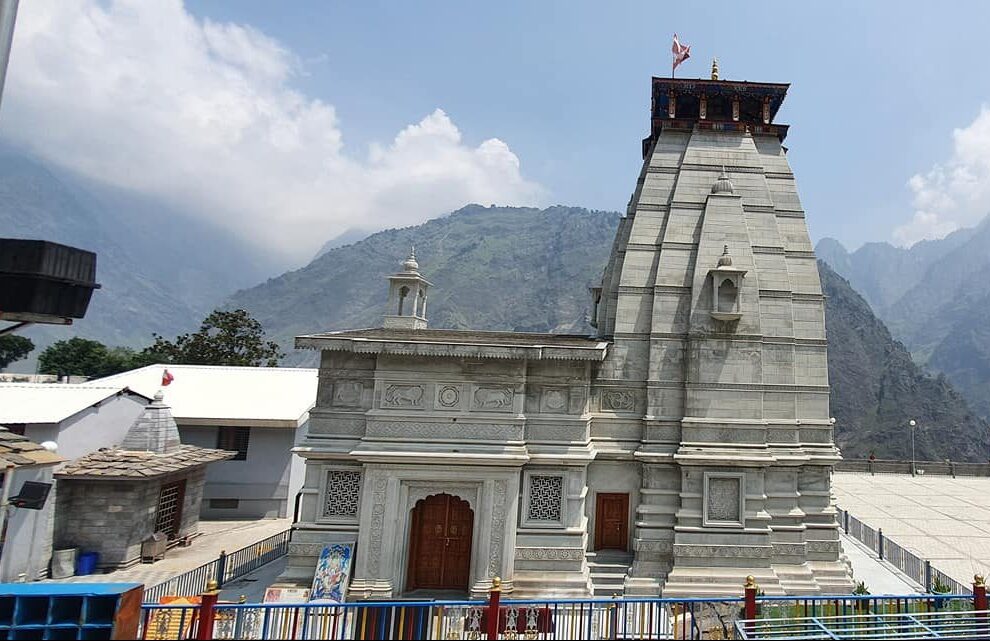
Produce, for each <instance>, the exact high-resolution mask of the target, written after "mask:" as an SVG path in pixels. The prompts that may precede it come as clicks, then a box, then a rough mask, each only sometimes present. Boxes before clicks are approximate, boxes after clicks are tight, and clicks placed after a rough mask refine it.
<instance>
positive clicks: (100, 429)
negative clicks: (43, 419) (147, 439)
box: [24, 394, 148, 460]
mask: <svg viewBox="0 0 990 641" xmlns="http://www.w3.org/2000/svg"><path fill="white" fill-rule="evenodd" d="M147 404H148V401H146V400H145V399H144V398H143V397H141V396H136V395H131V394H122V395H120V396H111V397H110V398H108V399H106V400H105V401H103V402H102V403H100V404H99V405H96V406H94V407H90V408H88V409H86V410H84V411H82V412H79V413H78V414H76V415H75V416H71V417H69V418H68V419H66V420H64V421H62V422H61V423H58V424H35V425H27V426H25V428H24V436H26V437H27V438H29V439H31V440H32V441H34V442H35V443H44V442H45V441H55V442H56V443H58V455H59V456H61V457H62V458H64V459H67V460H72V459H77V458H79V457H80V456H85V455H86V454H89V453H90V452H95V451H96V450H98V449H100V448H101V447H111V446H113V445H118V444H120V442H121V441H123V440H124V435H125V434H127V430H129V429H130V427H131V425H133V424H134V421H135V420H136V419H137V417H138V416H140V415H141V412H142V411H143V410H144V408H145V406H146V405H147Z"/></svg>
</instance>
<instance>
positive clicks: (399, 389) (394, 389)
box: [382, 383, 426, 409]
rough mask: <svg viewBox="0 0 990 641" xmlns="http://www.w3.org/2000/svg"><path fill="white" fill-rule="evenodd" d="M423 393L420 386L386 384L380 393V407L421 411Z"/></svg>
mask: <svg viewBox="0 0 990 641" xmlns="http://www.w3.org/2000/svg"><path fill="white" fill-rule="evenodd" d="M425 393H426V392H425V391H424V390H423V386H422V385H404V384H397V383H387V384H386V385H385V390H384V392H383V393H382V407H390V408H403V409H410V408H416V409H422V407H423V396H424V394H425Z"/></svg>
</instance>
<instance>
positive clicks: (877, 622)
mask: <svg viewBox="0 0 990 641" xmlns="http://www.w3.org/2000/svg"><path fill="white" fill-rule="evenodd" d="M735 633H736V634H735V638H737V639H746V640H749V639H754V640H760V641H763V640H767V641H769V640H774V639H781V640H783V639H945V638H950V639H986V638H988V637H990V620H988V619H987V612H986V611H985V610H982V611H980V610H970V611H963V612H953V611H942V612H939V611H935V612H919V613H900V614H872V613H857V614H846V615H839V616H830V617H803V618H798V619H754V620H745V621H736V626H735Z"/></svg>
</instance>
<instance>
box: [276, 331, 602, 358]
mask: <svg viewBox="0 0 990 641" xmlns="http://www.w3.org/2000/svg"><path fill="white" fill-rule="evenodd" d="M295 346H296V348H297V349H317V350H323V351H329V352H353V353H355V354H390V355H399V356H425V357H430V358H491V359H510V360H530V361H539V360H563V361H591V362H601V361H603V360H605V353H606V350H607V347H608V343H607V342H605V341H597V342H592V341H589V345H588V347H560V346H552V345H493V344H487V343H484V342H478V343H443V342H434V341H428V340H416V341H413V340H382V339H368V338H350V337H347V338H345V337H332V336H314V335H307V336H297V337H296V342H295Z"/></svg>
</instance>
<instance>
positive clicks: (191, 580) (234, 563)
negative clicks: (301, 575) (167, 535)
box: [144, 529, 292, 603]
mask: <svg viewBox="0 0 990 641" xmlns="http://www.w3.org/2000/svg"><path fill="white" fill-rule="evenodd" d="M291 536H292V530H291V529H290V530H285V531H283V532H279V533H278V534H275V535H274V536H270V537H268V538H267V539H263V540H261V541H258V542H257V543H253V544H251V545H248V546H247V547H243V548H241V549H240V550H237V551H235V552H231V553H229V554H228V553H226V552H223V551H221V552H220V556H218V557H217V558H216V559H214V560H212V561H210V562H209V563H204V564H203V565H201V566H199V567H198V568H194V569H192V570H189V571H188V572H185V573H183V574H180V575H178V576H174V577H172V578H171V579H169V580H167V581H165V582H164V583H159V584H158V585H155V586H152V587H150V588H145V591H144V602H145V603H158V602H159V600H160V599H161V598H162V597H164V596H194V595H198V594H200V593H202V591H203V588H204V586H206V584H207V582H208V581H210V580H215V581H216V582H217V586H218V587H220V588H222V587H223V586H224V585H225V584H226V583H228V582H230V581H234V580H235V579H239V578H241V577H242V576H244V575H246V574H250V573H251V572H253V571H255V570H257V569H258V568H260V567H261V566H263V565H265V564H266V563H271V562H272V561H274V560H275V559H278V558H280V557H283V556H285V555H286V554H288V553H289V540H290V538H291Z"/></svg>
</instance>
